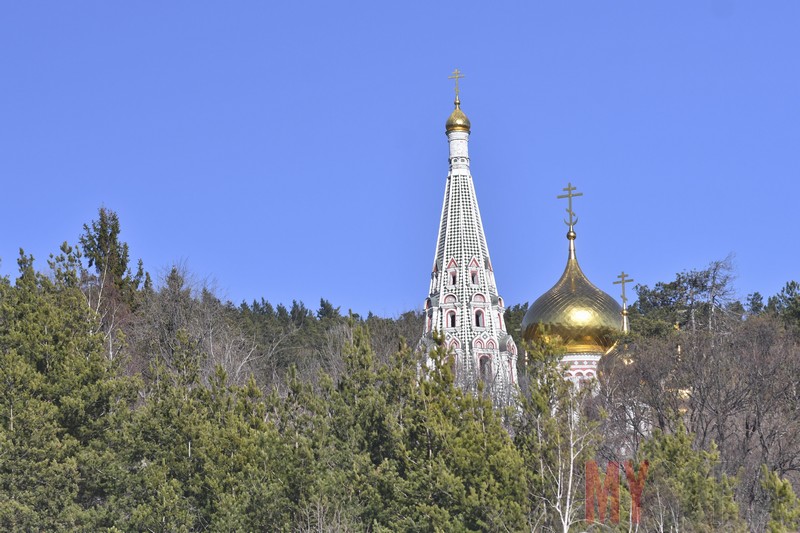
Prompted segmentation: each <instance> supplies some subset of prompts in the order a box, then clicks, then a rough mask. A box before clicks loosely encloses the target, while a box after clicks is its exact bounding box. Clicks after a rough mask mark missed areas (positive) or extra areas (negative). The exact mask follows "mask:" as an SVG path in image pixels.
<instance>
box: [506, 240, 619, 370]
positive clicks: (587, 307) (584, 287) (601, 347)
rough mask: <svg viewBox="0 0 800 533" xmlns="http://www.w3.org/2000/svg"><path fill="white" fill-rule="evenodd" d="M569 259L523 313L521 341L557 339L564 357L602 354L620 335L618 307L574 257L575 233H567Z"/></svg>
mask: <svg viewBox="0 0 800 533" xmlns="http://www.w3.org/2000/svg"><path fill="white" fill-rule="evenodd" d="M567 238H568V239H569V259H568V261H567V267H566V268H565V269H564V274H562V275H561V279H559V280H558V283H556V284H555V285H554V286H553V288H552V289H550V290H549V291H547V292H546V293H544V294H543V295H542V296H540V297H539V298H538V299H537V300H536V301H535V302H533V305H532V306H531V307H530V308H529V309H528V312H527V313H525V318H523V320H522V332H523V337H524V338H525V340H529V341H533V340H538V339H540V338H541V337H543V336H548V337H553V336H556V335H557V336H558V337H560V339H561V341H562V342H563V343H564V347H565V349H566V353H573V354H580V353H600V354H606V353H608V352H609V351H611V349H612V348H613V347H614V345H615V341H614V336H615V334H616V333H618V332H620V331H622V307H621V306H620V305H619V304H618V303H617V301H616V300H614V298H612V297H611V296H609V295H608V294H606V293H605V292H603V291H601V290H600V289H598V288H597V287H595V286H594V285H593V284H592V282H591V281H589V280H588V279H587V278H586V276H585V275H584V273H583V272H582V271H581V267H580V266H579V265H578V260H577V259H576V257H575V232H574V231H572V229H570V231H569V233H567Z"/></svg>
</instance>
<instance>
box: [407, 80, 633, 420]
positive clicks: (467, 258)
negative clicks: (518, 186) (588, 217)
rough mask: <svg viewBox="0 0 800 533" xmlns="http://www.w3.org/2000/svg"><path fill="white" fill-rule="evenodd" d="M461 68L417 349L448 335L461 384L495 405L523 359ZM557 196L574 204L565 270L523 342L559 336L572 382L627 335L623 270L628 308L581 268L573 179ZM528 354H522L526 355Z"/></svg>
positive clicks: (506, 400) (530, 317)
mask: <svg viewBox="0 0 800 533" xmlns="http://www.w3.org/2000/svg"><path fill="white" fill-rule="evenodd" d="M462 77H463V75H462V74H461V73H460V72H459V71H458V69H456V70H455V71H454V72H453V75H451V76H450V78H451V79H454V80H455V84H456V85H455V87H456V97H455V101H454V106H455V109H454V110H453V112H452V113H451V114H450V116H449V117H448V119H447V122H446V123H445V133H446V135H447V142H448V146H449V157H448V161H449V171H448V173H447V181H446V182H445V190H444V201H443V203H442V213H441V219H440V223H439V231H438V236H437V241H436V248H435V253H434V259H433V265H432V268H431V274H430V290H429V293H428V297H427V298H426V299H425V303H424V316H425V322H424V324H425V325H424V332H423V335H422V338H421V340H420V343H419V346H420V348H421V349H422V350H424V351H430V350H431V349H432V348H433V346H434V344H435V342H434V335H436V334H437V333H438V335H441V336H443V338H444V343H445V346H446V347H447V348H448V350H450V352H451V353H452V355H453V358H452V365H453V372H454V376H455V381H456V384H457V385H459V386H461V387H462V388H464V389H466V390H472V391H475V390H477V389H478V386H479V384H482V387H483V390H485V391H488V392H489V394H491V396H492V399H493V401H494V403H495V404H496V405H509V404H511V403H512V402H513V401H514V395H515V391H516V385H517V359H518V357H520V354H519V351H518V348H517V345H516V343H515V342H514V339H513V336H512V333H516V332H509V331H507V329H506V325H505V323H504V320H503V313H504V310H505V305H504V302H503V298H502V297H501V296H500V293H499V291H498V286H497V281H496V277H495V271H494V267H493V265H492V261H491V258H490V256H489V247H488V245H487V242H486V235H485V234H484V231H483V224H482V221H481V214H480V210H479V208H478V200H477V195H476V193H475V185H474V183H473V178H472V174H471V173H470V159H469V135H470V131H471V123H470V121H469V119H468V118H467V115H466V114H465V113H464V111H462V109H461V100H460V95H459V88H458V80H459V79H460V78H462ZM564 190H565V191H566V194H564V195H562V196H559V197H558V198H566V199H568V201H569V208H568V209H567V212H568V214H569V221H566V220H565V223H566V224H567V226H568V227H569V230H568V231H567V241H568V255H567V264H566V268H565V269H564V273H563V274H562V275H561V278H560V279H559V280H558V281H557V282H556V284H555V285H554V286H553V287H552V288H551V289H550V290H548V291H547V292H546V293H544V294H543V295H541V296H540V297H539V298H538V299H536V300H535V301H534V303H533V304H532V305H531V306H530V307H529V309H528V311H527V313H526V314H525V317H524V319H523V323H522V328H521V334H522V337H523V338H524V339H525V340H528V341H535V340H543V339H544V340H551V339H554V338H556V337H557V338H558V339H559V340H560V343H561V345H562V346H563V349H564V356H563V359H562V362H563V364H564V367H565V377H567V378H568V379H571V380H573V381H575V382H580V381H582V380H586V379H591V378H593V377H595V376H596V374H597V365H598V362H599V361H600V358H601V357H603V356H604V355H606V354H608V353H610V352H611V351H613V350H614V348H615V338H616V335H617V334H618V333H619V332H622V331H625V332H627V310H626V309H625V305H624V304H625V297H624V294H625V291H624V289H625V283H627V282H630V281H632V280H630V279H627V278H626V276H627V274H625V273H622V274H621V275H620V281H617V282H615V283H618V284H621V285H622V294H623V306H620V304H619V303H617V301H616V300H614V299H613V298H612V297H611V296H609V295H608V294H606V293H605V292H603V291H602V290H600V289H598V288H597V287H596V286H595V285H593V284H592V283H591V282H590V281H589V279H588V278H587V277H586V276H585V275H584V273H583V271H582V270H581V268H580V266H579V264H578V259H577V255H576V251H575V239H576V236H577V235H576V233H575V224H576V223H577V218H576V217H575V216H574V212H573V211H572V200H573V198H575V197H577V196H581V193H576V192H575V191H576V189H575V187H573V186H572V184H568V186H567V187H566V188H565V189H564ZM522 356H524V354H523V355H522Z"/></svg>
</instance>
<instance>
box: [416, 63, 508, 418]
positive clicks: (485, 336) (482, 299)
mask: <svg viewBox="0 0 800 533" xmlns="http://www.w3.org/2000/svg"><path fill="white" fill-rule="evenodd" d="M451 77H453V78H455V80H456V99H455V110H454V111H453V113H452V114H451V115H450V117H449V118H448V119H447V124H446V133H447V140H448V142H449V145H450V172H449V173H448V175H447V183H446V184H445V191H444V203H443V205H442V217H441V223H440V225H439V237H438V240H437V243H436V254H435V256H434V260H433V271H432V273H431V284H430V293H429V295H428V298H427V299H426V300H425V331H424V334H423V336H422V340H421V341H420V344H421V345H422V346H423V347H424V349H426V350H429V349H430V348H431V346H432V344H433V332H434V331H438V332H439V333H440V334H444V339H445V343H446V346H447V347H448V348H449V349H451V350H452V352H453V354H454V371H455V372H454V373H455V379H456V383H457V384H458V385H460V386H462V387H464V388H465V389H468V390H477V384H478V383H479V382H483V384H484V390H487V391H490V392H491V394H492V398H493V400H494V402H495V404H496V405H504V404H507V403H509V402H510V401H511V400H512V398H513V396H514V391H515V387H516V383H517V347H516V344H514V340H513V339H512V338H511V335H509V334H508V332H507V331H506V327H505V323H504V321H503V311H504V305H503V299H502V298H501V297H500V296H499V294H498V292H497V285H496V283H495V277H494V270H493V268H492V262H491V260H490V258H489V248H488V247H487V246H486V236H485V235H484V232H483V223H482V222H481V215H480V211H479V209H478V201H477V199H476V196H475V187H474V184H473V180H472V175H471V174H470V169H469V152H468V149H467V148H468V146H467V145H468V141H469V134H470V122H469V119H468V118H467V116H466V115H465V114H464V112H463V111H461V102H460V100H459V94H458V79H459V78H460V77H462V76H461V75H460V73H459V72H458V70H456V71H455V72H454V74H453V76H451Z"/></svg>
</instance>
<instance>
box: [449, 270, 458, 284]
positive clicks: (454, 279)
mask: <svg viewBox="0 0 800 533" xmlns="http://www.w3.org/2000/svg"><path fill="white" fill-rule="evenodd" d="M457 281H458V272H455V271H453V272H450V285H455V284H456V282H457Z"/></svg>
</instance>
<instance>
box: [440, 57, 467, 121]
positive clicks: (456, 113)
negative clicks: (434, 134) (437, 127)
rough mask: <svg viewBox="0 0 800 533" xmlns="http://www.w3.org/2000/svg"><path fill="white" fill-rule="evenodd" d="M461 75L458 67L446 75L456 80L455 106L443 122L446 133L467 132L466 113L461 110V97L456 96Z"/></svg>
mask: <svg viewBox="0 0 800 533" xmlns="http://www.w3.org/2000/svg"><path fill="white" fill-rule="evenodd" d="M463 77H464V75H463V74H462V73H461V71H460V70H458V69H455V70H454V71H453V73H452V74H451V75H450V76H448V78H449V79H451V80H455V82H456V99H455V101H454V102H453V104H454V105H455V106H456V108H455V109H454V110H453V112H452V113H450V117H448V119H447V123H446V124H445V132H446V133H450V132H451V131H464V132H467V133H469V128H470V123H469V119H468V118H467V115H465V114H464V112H463V111H461V99H460V98H459V97H458V80H460V79H461V78H463Z"/></svg>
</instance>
